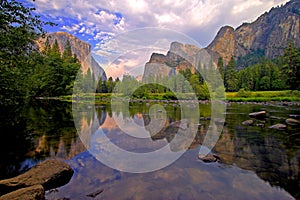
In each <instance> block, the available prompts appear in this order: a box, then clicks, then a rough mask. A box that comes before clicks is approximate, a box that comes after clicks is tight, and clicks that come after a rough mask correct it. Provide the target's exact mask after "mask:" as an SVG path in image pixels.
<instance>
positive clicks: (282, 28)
mask: <svg viewBox="0 0 300 200" xmlns="http://www.w3.org/2000/svg"><path fill="white" fill-rule="evenodd" d="M289 41H293V42H294V43H295V44H296V46H300V1H299V0H291V1H289V2H288V3H286V4H285V5H284V6H281V7H276V8H272V9H271V10H270V11H269V12H266V13H265V14H263V15H262V16H260V17H259V18H258V19H257V20H256V21H255V22H253V23H244V24H242V25H241V26H239V27H238V28H236V29H235V30H234V29H233V28H232V27H230V26H224V27H222V28H221V29H220V30H219V32H218V33H217V36H216V37H215V39H214V40H213V41H212V43H211V44H210V45H209V46H208V47H207V48H206V49H207V50H208V51H209V53H210V54H211V55H213V57H214V59H215V60H216V59H217V58H218V57H222V58H223V59H224V60H225V61H226V62H228V61H229V60H230V58H231V56H234V57H235V58H238V57H241V56H246V55H247V54H255V53H260V54H262V55H263V56H265V57H266V58H271V59H272V58H275V57H277V56H279V55H282V54H283V50H284V48H285V47H287V44H288V42H289Z"/></svg>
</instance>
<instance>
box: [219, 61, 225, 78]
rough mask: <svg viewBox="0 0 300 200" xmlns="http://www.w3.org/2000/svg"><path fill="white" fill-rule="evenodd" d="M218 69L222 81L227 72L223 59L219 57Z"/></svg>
mask: <svg viewBox="0 0 300 200" xmlns="http://www.w3.org/2000/svg"><path fill="white" fill-rule="evenodd" d="M218 69H219V72H220V74H221V77H222V79H223V80H224V73H225V70H224V62H223V58H222V57H219V59H218Z"/></svg>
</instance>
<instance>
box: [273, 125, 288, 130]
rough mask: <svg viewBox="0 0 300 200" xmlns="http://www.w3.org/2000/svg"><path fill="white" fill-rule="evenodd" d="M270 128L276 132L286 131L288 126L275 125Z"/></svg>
mask: <svg viewBox="0 0 300 200" xmlns="http://www.w3.org/2000/svg"><path fill="white" fill-rule="evenodd" d="M269 128H271V129H276V130H285V129H286V128H287V126H286V125H285V124H275V125H273V126H270V127H269Z"/></svg>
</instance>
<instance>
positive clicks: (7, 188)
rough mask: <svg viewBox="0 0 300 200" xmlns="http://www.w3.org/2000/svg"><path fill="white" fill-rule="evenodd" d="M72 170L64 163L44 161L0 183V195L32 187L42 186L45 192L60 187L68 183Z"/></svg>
mask: <svg viewBox="0 0 300 200" xmlns="http://www.w3.org/2000/svg"><path fill="white" fill-rule="evenodd" d="M73 173H74V171H73V169H72V168H71V167H70V166H69V165H68V164H67V163H65V162H62V161H58V160H47V161H44V162H42V163H40V164H38V165H36V166H34V167H33V168H31V169H30V170H29V171H27V172H25V173H24V174H21V175H19V176H16V177H14V178H10V179H5V180H1V181H0V195H4V194H7V193H9V192H12V191H15V190H18V189H20V188H26V187H30V186H34V185H42V186H43V187H44V189H45V190H49V189H53V188H56V187H60V186H62V185H65V184H66V183H68V182H69V181H70V179H71V177H72V175H73Z"/></svg>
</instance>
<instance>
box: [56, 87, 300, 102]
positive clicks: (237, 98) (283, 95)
mask: <svg viewBox="0 0 300 200" xmlns="http://www.w3.org/2000/svg"><path fill="white" fill-rule="evenodd" d="M112 97H120V98H125V97H124V96H122V95H121V94H114V95H112V94H111V93H95V94H92V93H90V94H81V95H80V96H77V97H76V96H72V95H67V96H62V97H60V99H61V100H63V101H72V100H76V99H79V100H80V101H87V102H90V101H94V100H95V102H105V101H110V100H111V98H112ZM178 98H179V99H193V95H192V94H179V95H178ZM132 99H140V98H132ZM174 99H176V96H175V95H173V94H172V93H171V94H170V93H149V94H148V95H147V97H143V98H142V100H174ZM226 100H228V101H231V102H253V101H255V102H266V101H289V102H291V101H300V91H291V90H285V91H259V92H252V91H245V90H240V91H239V92H226Z"/></svg>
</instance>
